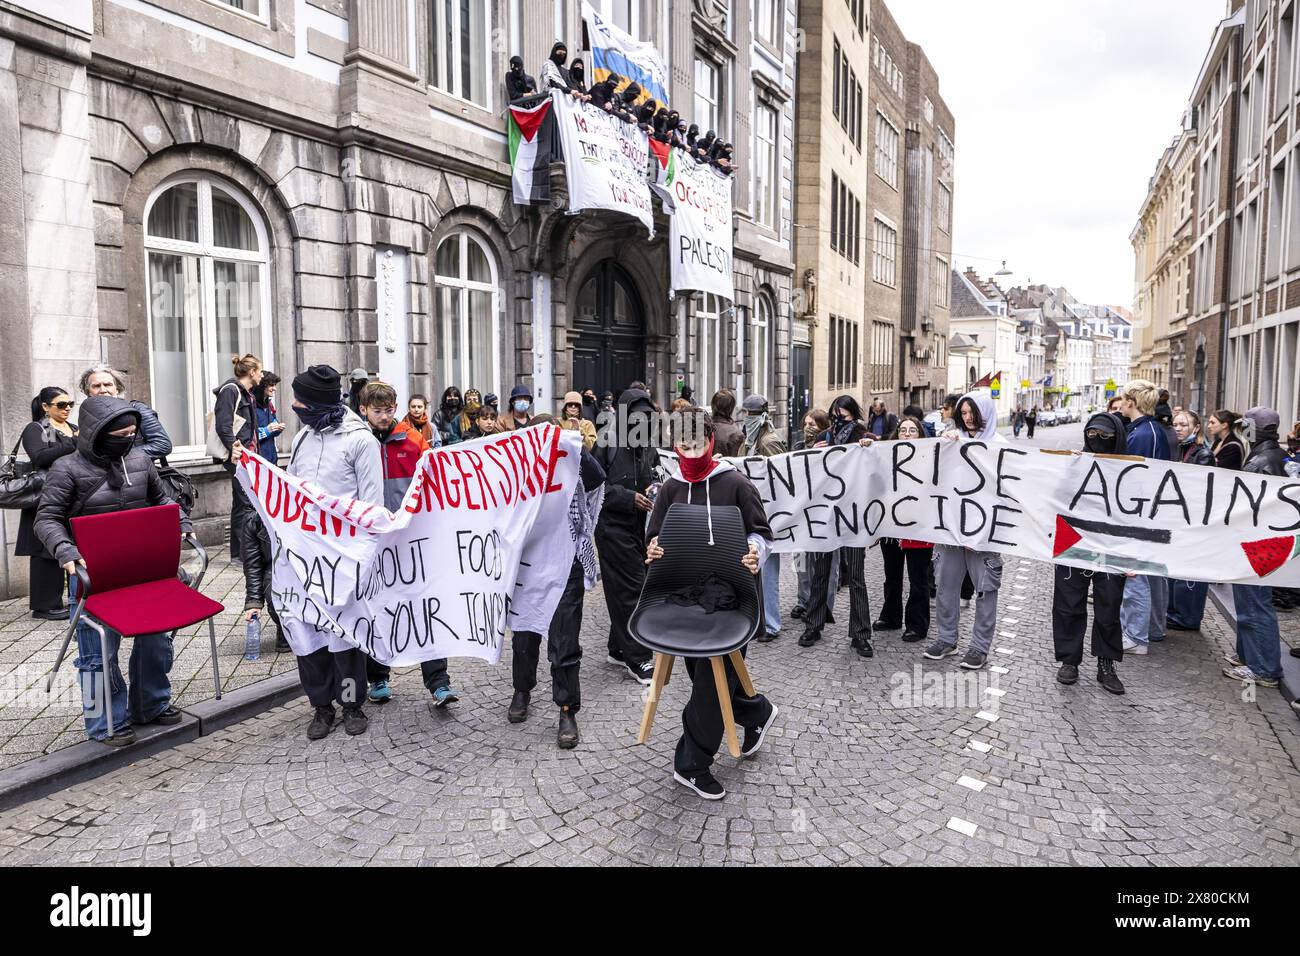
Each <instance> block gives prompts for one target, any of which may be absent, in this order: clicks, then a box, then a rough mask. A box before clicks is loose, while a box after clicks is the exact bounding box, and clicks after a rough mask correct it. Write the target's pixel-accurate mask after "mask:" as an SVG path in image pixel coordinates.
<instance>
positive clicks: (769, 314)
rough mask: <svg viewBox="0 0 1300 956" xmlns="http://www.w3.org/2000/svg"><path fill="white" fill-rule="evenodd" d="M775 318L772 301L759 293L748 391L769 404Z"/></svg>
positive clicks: (756, 300) (755, 313)
mask: <svg viewBox="0 0 1300 956" xmlns="http://www.w3.org/2000/svg"><path fill="white" fill-rule="evenodd" d="M775 316H776V311H775V309H773V307H772V300H771V299H770V298H769V297H768V296H767V295H766V294H765V293H762V292H760V293H759V294H758V295H757V296H756V297H755V302H754V321H753V334H752V335H751V336H750V347H751V349H752V351H751V353H750V386H751V388H750V391H752V392H757V393H758V394H759V395H762V396H763V397H764V398H766V399H767V400H768V402H769V403H770V402H772V395H771V393H770V392H769V391H768V389H769V388H770V387H771V381H772V377H771V376H772V329H773V328H775V325H776V323H775V322H773V319H774V318H775ZM760 352H761V353H762V354H761V355H760V354H759V353H760Z"/></svg>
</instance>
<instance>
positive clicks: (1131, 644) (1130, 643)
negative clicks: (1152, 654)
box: [1123, 637, 1147, 654]
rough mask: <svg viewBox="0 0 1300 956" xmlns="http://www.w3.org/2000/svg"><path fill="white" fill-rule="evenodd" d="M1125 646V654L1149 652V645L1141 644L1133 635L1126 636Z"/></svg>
mask: <svg viewBox="0 0 1300 956" xmlns="http://www.w3.org/2000/svg"><path fill="white" fill-rule="evenodd" d="M1123 646H1124V653H1125V654H1145V653H1146V652H1147V646H1146V645H1145V644H1139V643H1138V642H1137V641H1135V640H1133V638H1131V637H1126V638H1124V644H1123Z"/></svg>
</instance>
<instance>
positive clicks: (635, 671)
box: [594, 388, 659, 686]
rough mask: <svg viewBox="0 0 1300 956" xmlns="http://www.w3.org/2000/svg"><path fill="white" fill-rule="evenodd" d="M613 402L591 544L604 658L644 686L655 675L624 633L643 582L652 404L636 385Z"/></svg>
mask: <svg viewBox="0 0 1300 956" xmlns="http://www.w3.org/2000/svg"><path fill="white" fill-rule="evenodd" d="M618 404H619V414H618V415H617V416H611V420H610V421H609V422H607V427H606V429H605V430H604V432H603V433H602V436H601V438H600V439H599V440H598V441H597V443H596V450H595V452H594V455H595V458H596V461H597V462H598V463H599V464H600V467H601V468H603V469H604V470H605V475H606V482H605V505H604V507H603V508H602V509H601V512H600V520H599V522H598V523H597V524H596V550H597V551H598V552H599V554H600V576H601V579H602V580H603V582H604V591H605V605H606V607H607V608H608V609H609V638H608V641H607V646H608V649H609V657H608V660H609V662H610V663H611V664H620V665H622V666H624V667H626V668H627V671H628V673H629V674H630V675H631V676H632V677H634V678H635V679H636V680H637V681H639V682H640V683H642V684H645V685H647V686H648V685H649V684H650V680H651V678H652V677H653V675H654V665H653V664H652V663H651V661H650V652H649V651H648V650H646V648H645V647H644V646H642V645H641V644H639V643H637V642H636V641H635V640H633V639H632V636H631V635H630V634H628V632H627V621H628V618H630V617H631V616H632V611H633V610H634V609H635V608H636V602H637V599H638V598H639V597H640V596H641V585H642V584H643V583H644V582H645V563H644V561H643V554H644V550H643V549H644V542H645V521H646V515H648V514H649V513H650V511H651V509H652V508H653V507H654V503H653V502H652V501H651V500H650V498H649V497H648V496H647V493H648V492H649V490H650V486H651V485H652V484H653V483H654V480H655V468H656V466H657V465H658V461H659V453H658V452H657V451H656V450H655V447H654V442H653V427H654V419H655V410H654V403H653V402H651V400H650V395H649V393H648V392H645V391H642V390H640V389H633V388H629V389H628V390H627V391H626V392H624V393H623V394H622V395H620V396H619V400H618ZM620 425H621V426H622V431H623V434H621V435H619V434H617V431H618V430H619V426H620Z"/></svg>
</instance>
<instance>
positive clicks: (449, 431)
mask: <svg viewBox="0 0 1300 956" xmlns="http://www.w3.org/2000/svg"><path fill="white" fill-rule="evenodd" d="M463 405H464V403H463V402H462V401H461V397H460V389H458V388H457V387H456V386H455V385H450V386H448V387H447V388H446V389H444V390H443V393H442V402H441V404H439V405H438V410H437V411H435V412H434V413H433V415H432V416H431V417H430V419H429V424H430V425H432V426H433V430H434V431H435V432H437V433H438V440H437V441H436V442H433V444H435V445H454V444H455V443H456V442H457V441H459V440H460V439H459V436H457V434H456V422H457V421H458V420H459V418H460V413H461V409H462V407H463ZM358 407H360V406H359V405H358Z"/></svg>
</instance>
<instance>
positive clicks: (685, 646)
mask: <svg viewBox="0 0 1300 956" xmlns="http://www.w3.org/2000/svg"><path fill="white" fill-rule="evenodd" d="M709 524H710V515H709V509H708V508H707V507H706V506H705V505H687V504H675V505H672V506H671V507H670V508H669V509H668V514H667V515H665V516H664V523H663V526H662V527H661V528H660V530H659V546H660V547H661V548H663V550H664V556H663V557H662V558H660V559H659V560H658V561H655V562H654V563H653V564H651V565H650V569H649V571H648V572H647V573H646V578H645V583H644V584H643V585H642V586H641V597H640V599H638V601H637V604H636V608H635V609H634V610H633V611H632V616H631V618H629V619H628V622H627V630H628V633H629V634H630V635H632V638H633V639H634V640H636V641H637V642H638V643H639V644H642V645H643V646H645V647H647V648H649V649H650V650H651V651H653V652H654V655H655V669H654V677H653V679H652V681H651V684H650V693H649V695H648V697H647V698H646V708H645V714H644V715H643V717H642V719H641V730H640V733H639V734H638V735H637V742H638V743H645V742H646V741H647V740H649V739H650V728H651V725H652V724H653V723H654V717H655V711H656V710H657V709H658V707H659V698H660V696H661V695H662V693H663V688H664V685H665V684H667V683H668V679H669V678H670V677H671V676H672V671H673V660H674V659H675V658H678V657H697V658H709V659H710V662H711V664H712V667H713V677H714V682H715V683H716V685H717V690H718V701H719V704H720V705H721V708H722V718H723V723H724V725H725V727H726V737H727V747H728V750H730V752H731V755H732V756H733V757H739V756H740V743H739V741H738V739H737V737H736V725H735V719H734V718H733V716H732V711H731V693H730V690H729V689H728V686H727V677H726V669H725V666H724V664H723V658H730V660H731V663H732V666H733V667H734V668H735V669H736V674H737V675H738V676H739V677H740V683H741V686H742V688H743V689H744V691H745V694H746V695H747V696H749V697H753V696H754V695H755V693H756V692H755V690H754V684H753V682H752V681H751V680H750V678H749V671H748V670H747V669H746V668H745V659H744V658H743V657H742V656H741V654H740V651H741V649H742V648H743V647H744V646H745V645H746V644H748V643H749V642H750V641H751V640H753V639H754V638H755V637H757V636H758V634H759V633H760V631H761V628H762V627H763V588H762V581H761V578H760V575H757V574H752V573H750V571H749V569H747V568H746V567H745V566H744V565H743V564H741V563H740V559H741V558H742V557H744V556H745V554H746V552H748V551H749V542H748V541H747V540H746V535H745V523H744V521H743V520H742V518H741V516H740V509H739V508H737V507H736V506H735V505H726V506H717V507H714V508H713V509H712V531H711V532H710V527H709ZM710 538H712V541H713V544H712V545H710V544H709V541H710ZM709 574H712V575H716V576H717V577H718V579H720V580H721V581H725V582H726V583H727V584H729V585H730V586H731V588H732V590H734V591H735V593H736V603H737V606H736V608H734V609H732V610H721V611H713V612H712V613H709V612H706V611H705V610H704V608H702V607H700V606H699V605H686V606H683V605H680V604H674V603H672V602H671V601H670V600H669V598H670V597H671V596H672V595H673V594H675V593H677V592H679V591H682V590H684V589H686V588H689V587H692V586H694V585H696V584H699V583H700V581H701V580H702V579H703V578H704V577H705V576H706V575H709Z"/></svg>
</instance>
